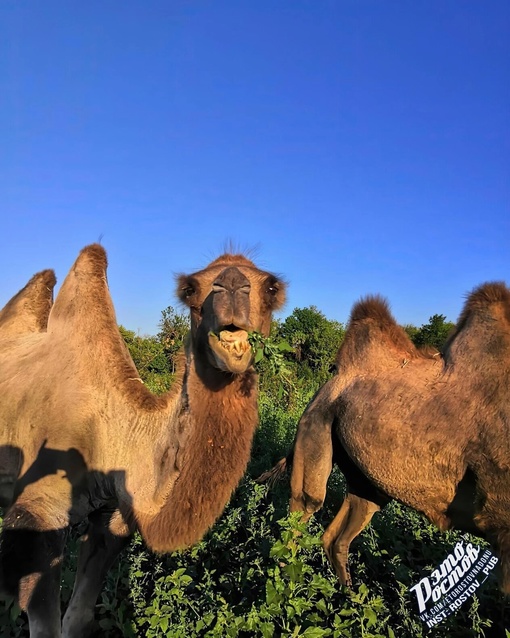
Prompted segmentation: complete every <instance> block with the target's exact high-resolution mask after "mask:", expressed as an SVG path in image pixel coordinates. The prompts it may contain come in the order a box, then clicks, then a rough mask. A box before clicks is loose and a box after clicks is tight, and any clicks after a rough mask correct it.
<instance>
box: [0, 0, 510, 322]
mask: <svg viewBox="0 0 510 638" xmlns="http://www.w3.org/2000/svg"><path fill="white" fill-rule="evenodd" d="M509 34H510V3H509V2H508V0H483V2H482V1H481V0H476V1H472V0H462V2H460V1H459V0H426V1H424V0H412V1H409V0H334V1H333V0H308V1H301V0H252V1H250V2H248V1H244V0H230V1H227V0H214V1H213V0H210V1H205V0H204V1H202V0H196V1H190V0H186V1H184V0H171V1H170V0H161V1H159V0H158V1H155V0H154V1H151V0H147V1H143V2H142V1H140V0H136V1H135V0H122V1H121V0H108V1H107V2H104V1H101V2H99V1H97V0H87V2H82V1H78V0H46V1H45V2H39V1H36V0H3V1H2V2H1V4H0V65H1V66H0V82H1V84H0V95H1V99H0V125H1V143H0V216H1V229H2V232H1V234H0V267H1V270H2V279H1V283H0V305H3V304H4V303H5V302H6V301H7V300H8V299H9V298H10V297H11V296H12V295H13V294H14V293H15V292H17V290H19V289H20V288H21V287H22V286H23V285H24V284H25V283H26V281H27V280H28V278H29V277H30V276H31V275H32V274H33V273H34V272H36V271H38V270H41V269H43V268H48V267H52V268H54V269H55V270H56V273H57V277H58V279H59V281H62V280H63V278H64V276H65V275H66V273H67V271H68V269H69V267H70V266H71V264H72V262H73V261H74V259H75V257H76V255H77V253H78V251H79V250H80V248H81V247H82V246H84V245H86V244H88V243H91V242H94V241H97V240H98V239H99V238H102V239H101V241H102V243H103V245H104V246H105V247H106V249H107V251H108V254H109V261H110V268H109V282H110V289H111V292H112V296H113V299H114V303H115V307H116V310H117V318H118V321H119V323H122V324H124V325H125V326H126V327H128V328H130V329H132V330H137V331H140V332H141V333H142V334H154V333H155V332H156V331H157V324H158V321H159V319H160V313H161V310H162V309H163V308H165V307H166V306H167V305H169V304H172V305H174V306H176V305H177V304H176V302H175V300H174V296H173V292H174V281H173V277H174V274H175V273H177V272H190V271H192V270H195V269H197V268H200V267H202V266H204V265H205V264H206V263H207V262H208V261H209V260H210V259H211V258H212V257H214V256H216V255H217V254H218V253H219V252H220V251H221V249H222V247H223V246H224V244H225V241H226V240H229V239H231V240H234V241H235V242H236V243H237V244H238V245H240V246H241V247H251V246H257V247H258V255H259V257H258V261H259V263H262V264H263V266H264V267H266V268H267V269H270V270H273V271H276V272H279V273H281V274H283V275H284V276H285V277H286V278H287V279H288V281H289V284H290V287H289V301H288V304H287V306H286V308H285V311H284V312H283V314H282V316H286V315H287V314H290V312H292V310H293V308H295V307H304V306H308V305H312V304H314V305H316V306H317V307H318V308H319V309H320V310H322V311H323V312H324V313H325V314H326V316H327V317H328V318H330V319H336V320H338V321H342V322H345V321H346V320H347V318H348V316H349V312H350V308H351V306H352V304H353V302H354V301H355V300H357V299H358V298H359V297H360V296H362V295H364V294H367V293H374V292H378V293H381V294H383V295H384V296H386V297H388V299H389V300H390V303H391V305H392V309H393V312H394V314H395V316H396V318H397V320H398V321H399V322H401V323H414V324H415V325H418V326H420V325H421V324H423V323H426V322H427V321H428V318H429V317H430V316H431V315H432V314H435V313H441V314H444V315H446V316H447V318H448V319H449V320H452V321H455V320H456V319H457V317H458V314H459V312H460V310H461V307H462V304H463V301H464V297H465V294H466V293H467V292H468V291H469V290H471V289H472V288H473V287H474V286H476V285H478V284H479V283H481V282H483V281H487V280H494V279H497V280H501V279H503V280H507V281H509V280H510V276H509V267H510V256H509V248H510V36H509Z"/></svg>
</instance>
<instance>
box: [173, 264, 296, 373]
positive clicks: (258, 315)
mask: <svg viewBox="0 0 510 638" xmlns="http://www.w3.org/2000/svg"><path fill="white" fill-rule="evenodd" d="M178 294H179V297H180V299H181V300H182V301H183V302H184V303H186V304H187V305H188V306H189V308H190V310H191V332H192V340H193V346H194V349H195V352H196V354H197V355H198V356H199V357H201V358H202V360H206V361H207V364H208V365H209V366H211V367H212V368H215V369H217V370H220V371H222V372H228V373H232V374H242V373H244V372H246V370H248V368H249V367H250V366H251V364H252V361H253V354H252V350H251V347H250V344H249V342H248V335H249V333H250V332H261V333H262V334H264V335H265V336H267V335H268V334H269V329H270V326H271V313H272V312H273V310H276V309H278V308H280V307H281V306H282V304H283V302H284V297H285V287H284V284H283V283H282V282H281V281H279V280H278V279H277V278H276V277H275V276H274V275H272V274H270V273H267V272H264V271H261V270H259V269H258V268H256V267H255V266H254V264H253V263H252V262H251V261H249V260H248V259H246V257H243V256H242V255H223V256H222V257H219V258H218V259H216V260H215V261H214V262H212V264H210V265H209V266H208V267H207V268H206V269H205V270H202V271H200V272H197V273H195V274H193V275H189V276H184V275H183V276H181V277H180V278H179V282H178Z"/></svg>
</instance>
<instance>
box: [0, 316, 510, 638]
mask: <svg viewBox="0 0 510 638" xmlns="http://www.w3.org/2000/svg"><path fill="white" fill-rule="evenodd" d="M434 317H442V315H435V316H434ZM181 319H182V317H180V316H179V315H177V314H176V313H175V312H174V311H173V309H172V308H169V309H167V311H164V313H163V321H162V323H161V324H160V327H161V332H160V333H159V335H158V336H157V337H140V336H137V335H135V333H133V332H131V331H129V330H125V329H124V328H122V334H123V336H124V339H125V340H126V343H127V345H128V348H129V350H130V352H131V354H132V356H133V358H134V359H135V362H136V364H137V366H138V369H139V371H140V374H141V376H142V378H143V379H144V381H145V382H146V383H147V384H148V385H149V386H150V387H151V388H152V389H154V390H155V391H162V390H163V389H164V388H166V387H168V385H169V384H170V383H171V381H172V377H173V373H174V366H175V357H176V353H177V349H178V348H177V345H179V346H180V345H181V344H182V343H183V340H184V333H185V330H184V324H183V323H182V322H181ZM433 319H434V318H433V317H432V318H431V321H430V325H431V326H433V325H437V324H444V323H445V322H444V318H443V320H442V322H441V321H436V322H433ZM186 325H187V324H186ZM424 327H425V326H422V328H421V329H415V331H416V333H420V332H421V333H422V334H424V333H426V331H425V332H424ZM342 337H343V326H342V325H341V324H339V323H337V322H330V321H328V320H327V319H326V318H325V317H324V315H322V313H320V312H319V311H317V309H315V308H313V307H311V308H306V309H296V310H294V312H293V313H292V315H291V316H290V317H289V318H287V319H286V320H285V321H283V322H274V323H273V326H272V331H271V336H270V338H269V339H264V338H262V337H261V336H260V335H250V340H251V342H252V345H253V347H254V350H255V351H256V352H261V354H258V355H257V357H256V358H257V366H258V367H259V369H260V371H261V392H260V427H259V429H258V431H257V434H256V436H255V441H254V445H253V454H252V461H251V463H250V466H249V468H248V472H247V475H246V476H245V478H244V479H243V481H242V482H241V485H240V486H239V488H238V489H237V491H236V492H235V493H234V495H233V496H232V499H231V502H230V504H229V506H228V507H227V509H226V511H225V512H224V514H223V515H222V516H221V518H220V519H219V520H218V521H217V523H216V524H215V525H214V527H213V528H212V529H211V530H210V532H209V533H208V534H207V536H206V537H205V538H204V540H203V541H202V542H200V543H199V544H198V545H196V546H195V547H193V548H191V549H188V550H186V551H182V552H176V553H174V554H172V555H168V556H158V555H155V554H153V553H152V552H150V551H148V550H147V548H146V547H145V545H144V543H143V541H142V540H141V539H140V537H139V536H136V537H135V538H134V540H133V542H132V543H131V546H130V547H129V549H128V550H127V551H126V552H125V554H124V555H123V559H122V561H119V562H118V563H117V564H116V565H115V567H114V568H113V569H112V570H111V571H110V573H109V575H108V579H107V582H106V583H105V587H104V589H103V592H102V594H101V596H100V599H99V601H98V605H97V619H98V622H99V626H98V631H97V634H96V636H97V637H105V638H117V637H122V636H127V637H135V636H147V637H159V636H170V637H172V638H181V637H182V638H184V637H185V638H194V637H199V636H200V637H205V638H216V637H217V638H223V637H229V636H232V637H239V638H252V637H254V638H257V637H260V638H265V637H268V638H272V637H273V636H275V637H293V636H296V637H298V636H299V637H306V638H319V637H322V636H331V637H332V638H341V637H346V638H351V637H352V638H357V637H365V638H375V637H385V638H392V637H396V638H414V637H416V638H421V637H429V636H430V637H441V638H443V637H444V636H447V637H451V638H466V637H477V636H487V637H489V636H490V637H493V636H502V637H503V636H505V628H506V627H510V609H509V608H508V605H507V604H506V603H505V600H504V598H503V596H502V595H501V594H500V593H499V591H498V588H497V583H496V581H495V578H494V576H491V578H490V580H489V582H488V583H486V584H485V585H484V586H483V588H481V590H479V592H478V593H477V595H476V596H475V597H473V598H472V599H470V600H469V601H468V602H467V603H465V604H464V605H463V607H462V608H461V609H460V611H459V612H458V613H456V614H455V615H453V616H451V617H450V618H448V619H447V620H446V621H444V622H443V623H441V624H440V625H439V626H438V627H437V628H436V629H427V628H426V626H425V625H423V623H422V622H421V621H420V619H419V616H418V613H417V609H416V603H415V600H414V598H413V596H412V595H411V594H410V593H409V588H410V587H411V586H413V585H414V584H416V583H417V582H418V581H419V580H420V579H421V578H422V577H423V576H424V575H425V574H428V573H430V571H432V569H434V568H435V567H437V566H438V565H439V563H441V562H442V561H443V560H444V558H445V557H446V555H447V554H448V553H449V552H450V551H452V548H453V547H454V545H455V543H456V542H457V541H458V540H459V539H460V538H462V536H461V535H460V534H458V533H454V532H448V533H443V534H441V533H440V532H438V531H437V530H436V529H435V528H434V527H433V526H432V525H429V524H428V523H427V522H426V521H424V520H423V518H422V517H421V516H420V515H419V514H417V513H416V512H413V511H412V510H409V509H408V508H406V507H404V506H402V505H400V504H399V503H396V502H392V503H391V504H390V505H388V506H387V507H386V508H385V509H384V510H383V511H382V512H381V513H379V514H376V515H375V516H374V518H373V521H372V524H371V525H370V526H369V527H368V528H367V529H366V530H365V531H364V532H363V533H362V534H361V535H360V536H359V537H358V538H357V539H356V540H355V541H354V542H353V544H352V547H351V561H350V566H351V572H352V576H353V587H352V589H351V590H347V589H345V588H342V587H341V586H340V585H339V583H338V581H337V579H336V577H335V575H334V573H333V571H332V569H331V567H330V566H329V564H328V562H327V560H326V556H325V554H324V552H323V551H322V548H321V545H320V537H321V534H322V532H323V530H324V528H325V526H326V525H327V524H328V522H329V521H330V520H331V518H332V517H333V515H334V514H335V513H336V512H337V511H338V508H339V505H340V503H341V500H342V498H343V493H344V482H343V477H342V475H341V474H340V472H339V471H338V470H335V471H334V472H333V474H332V475H331V478H330V482H329V489H328V498H327V501H326V504H325V507H324V508H323V509H322V510H321V511H320V512H318V513H317V514H316V515H315V517H314V518H313V519H312V520H311V521H310V523H309V525H308V526H304V525H303V524H301V523H300V522H299V520H298V517H297V516H295V515H293V516H288V507H287V503H288V496H289V494H288V486H287V485H286V484H285V483H282V484H280V485H277V486H276V487H275V488H274V489H273V490H270V489H269V488H268V487H267V486H265V485H260V484H258V483H257V482H256V481H255V480H254V477H256V476H258V475H259V474H260V473H261V472H262V471H263V470H267V469H268V468H270V467H271V466H272V465H273V464H274V463H275V462H276V461H277V460H279V458H281V457H282V456H284V455H285V454H286V452H287V451H288V449H289V447H290V445H291V444H292V440H293V438H294V434H295V430H296V424H297V421H298V419H299V417H300V415H301V414H302V412H303V410H304V408H305V407H306V404H307V403H308V401H309V400H310V398H311V397H312V396H313V393H314V392H315V391H316V390H317V388H318V387H319V385H320V384H322V383H323V382H324V380H325V379H326V378H328V376H329V372H328V370H329V366H330V365H331V363H332V362H333V361H334V357H335V352H336V349H337V346H338V344H339V343H340V342H341V339H342ZM289 345H290V346H292V349H291V348H289ZM282 370H283V371H284V372H283V380H282V373H281V371H282ZM282 385H283V390H282ZM296 532H299V533H298V534H296ZM77 537H78V530H77V532H76V537H75V538H74V540H73V542H72V543H71V546H70V551H69V555H68V556H67V558H66V563H65V566H64V570H63V576H62V599H63V601H64V604H65V603H66V602H67V600H68V599H69V597H70V595H71V587H72V582H73V578H74V570H75V564H76V551H77V546H78V542H77ZM469 538H470V540H471V541H472V542H474V543H475V544H479V543H480V541H479V540H478V539H476V538H474V537H469ZM0 628H1V629H2V631H0V634H1V635H2V636H6V637H7V636H13V637H15V636H27V635H28V632H27V623H26V618H25V616H24V615H23V614H21V613H20V611H19V609H18V608H17V607H16V605H14V604H13V603H12V601H0ZM507 635H510V634H507Z"/></svg>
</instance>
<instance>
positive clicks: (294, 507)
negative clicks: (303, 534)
mask: <svg viewBox="0 0 510 638" xmlns="http://www.w3.org/2000/svg"><path fill="white" fill-rule="evenodd" d="M323 503H324V498H321V497H319V498H316V497H314V496H312V495H311V494H308V493H307V492H305V491H303V492H300V493H299V494H293V495H292V496H291V499H290V511H291V512H303V520H305V521H307V520H308V519H309V518H310V516H311V515H312V514H314V513H315V512H316V511H317V510H320V508H321V507H322V505H323Z"/></svg>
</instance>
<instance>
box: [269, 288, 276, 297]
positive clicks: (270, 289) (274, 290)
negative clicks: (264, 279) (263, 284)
mask: <svg viewBox="0 0 510 638" xmlns="http://www.w3.org/2000/svg"><path fill="white" fill-rule="evenodd" d="M267 292H268V293H269V294H270V295H272V296H273V297H274V296H275V295H277V294H278V288H277V286H269V288H268V289H267Z"/></svg>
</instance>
